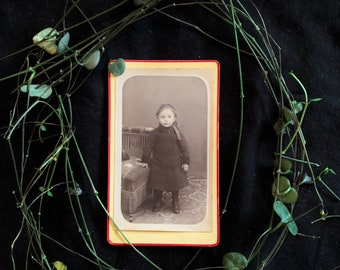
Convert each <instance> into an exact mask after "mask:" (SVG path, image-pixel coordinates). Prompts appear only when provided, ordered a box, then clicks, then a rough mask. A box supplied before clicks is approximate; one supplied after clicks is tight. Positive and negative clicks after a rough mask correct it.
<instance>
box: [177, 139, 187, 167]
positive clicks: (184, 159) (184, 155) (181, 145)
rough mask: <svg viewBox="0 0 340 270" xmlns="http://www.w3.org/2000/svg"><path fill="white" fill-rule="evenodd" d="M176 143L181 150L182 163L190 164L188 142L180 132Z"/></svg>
mask: <svg viewBox="0 0 340 270" xmlns="http://www.w3.org/2000/svg"><path fill="white" fill-rule="evenodd" d="M178 144H179V148H180V150H181V155H182V164H190V153H189V147H188V143H187V141H186V139H185V137H184V136H183V134H182V133H181V139H180V140H179V141H178Z"/></svg>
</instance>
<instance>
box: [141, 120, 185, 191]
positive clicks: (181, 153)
mask: <svg viewBox="0 0 340 270" xmlns="http://www.w3.org/2000/svg"><path fill="white" fill-rule="evenodd" d="M142 162H144V163H148V164H149V167H150V178H149V187H150V188H152V189H158V190H161V191H175V190H179V189H181V188H183V187H185V186H186V185H187V175H186V172H185V171H184V170H183V169H182V164H188V165H189V163H190V158H189V150H188V145H187V142H186V141H185V138H184V136H183V135H182V133H181V132H180V131H179V130H178V128H176V130H175V128H174V127H163V126H161V125H160V126H159V127H158V128H155V129H154V130H152V131H151V132H150V135H149V138H148V142H147V145H146V147H145V148H144V151H143V156H142Z"/></svg>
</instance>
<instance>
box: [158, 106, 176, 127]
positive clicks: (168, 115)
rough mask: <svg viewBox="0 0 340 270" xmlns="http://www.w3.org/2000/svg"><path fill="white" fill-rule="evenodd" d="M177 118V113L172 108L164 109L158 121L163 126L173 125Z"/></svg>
mask: <svg viewBox="0 0 340 270" xmlns="http://www.w3.org/2000/svg"><path fill="white" fill-rule="evenodd" d="M175 120H176V117H175V114H174V113H173V111H172V110H170V109H164V110H163V111H161V112H160V113H159V115H158V121H159V123H160V124H161V125H162V126H163V127H171V126H172V124H173V123H174V122H175Z"/></svg>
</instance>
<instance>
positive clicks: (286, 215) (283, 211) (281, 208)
mask: <svg viewBox="0 0 340 270" xmlns="http://www.w3.org/2000/svg"><path fill="white" fill-rule="evenodd" d="M273 208H274V211H275V213H276V214H277V215H278V216H279V217H280V218H281V222H282V223H285V224H286V223H288V222H290V221H291V220H292V219H293V218H292V215H291V214H290V212H289V210H288V208H287V206H286V205H285V204H284V203H283V202H281V201H275V202H274V206H273Z"/></svg>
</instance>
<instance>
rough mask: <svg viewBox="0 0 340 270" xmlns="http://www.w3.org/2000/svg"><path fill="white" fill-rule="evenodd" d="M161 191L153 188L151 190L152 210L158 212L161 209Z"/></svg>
mask: <svg viewBox="0 0 340 270" xmlns="http://www.w3.org/2000/svg"><path fill="white" fill-rule="evenodd" d="M162 193H163V192H162V191H161V190H158V189H155V190H154V191H153V200H154V204H153V211H154V212H158V211H159V210H160V209H161V202H162Z"/></svg>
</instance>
